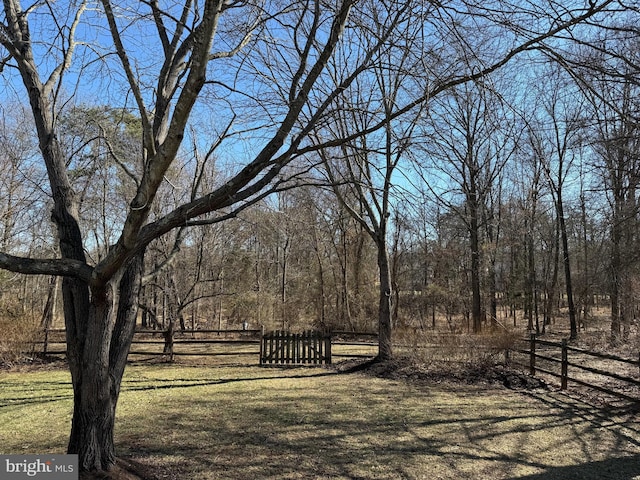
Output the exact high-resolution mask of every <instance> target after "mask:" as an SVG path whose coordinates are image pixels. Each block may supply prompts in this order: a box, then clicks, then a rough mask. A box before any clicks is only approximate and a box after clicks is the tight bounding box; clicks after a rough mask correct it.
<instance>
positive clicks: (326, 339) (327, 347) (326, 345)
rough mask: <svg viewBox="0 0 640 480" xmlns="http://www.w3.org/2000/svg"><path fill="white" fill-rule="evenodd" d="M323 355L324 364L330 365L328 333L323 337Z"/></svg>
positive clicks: (329, 338) (329, 336)
mask: <svg viewBox="0 0 640 480" xmlns="http://www.w3.org/2000/svg"><path fill="white" fill-rule="evenodd" d="M324 345H325V346H324V355H325V358H326V360H325V363H326V364H327V365H331V334H330V333H328V334H327V335H326V336H325V344H324Z"/></svg>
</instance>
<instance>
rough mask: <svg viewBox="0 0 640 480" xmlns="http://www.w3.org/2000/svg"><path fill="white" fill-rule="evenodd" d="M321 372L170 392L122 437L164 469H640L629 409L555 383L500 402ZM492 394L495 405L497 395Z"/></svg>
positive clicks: (604, 474) (236, 475) (443, 473)
mask: <svg viewBox="0 0 640 480" xmlns="http://www.w3.org/2000/svg"><path fill="white" fill-rule="evenodd" d="M317 376H318V375H313V377H317ZM322 376H327V377H328V376H332V377H333V378H326V379H321V381H320V382H318V383H317V384H316V383H314V382H304V383H297V384H295V383H294V385H291V384H288V385H286V386H285V385H284V384H279V383H278V380H283V379H282V378H273V377H267V378H264V377H263V378H250V379H244V378H242V379H237V380H236V381H235V383H236V384H237V385H238V386H239V387H240V388H239V389H225V390H224V391H220V390H216V391H211V392H206V390H205V391H204V392H201V393H202V394H199V395H193V396H189V398H185V399H174V400H173V402H174V408H173V409H172V410H171V411H165V412H159V413H158V415H157V418H153V419H152V418H145V419H144V421H145V422H147V424H153V423H155V424H156V425H159V427H158V430H157V431H154V432H153V434H149V431H148V430H145V428H140V426H142V427H144V425H142V424H140V425H138V426H135V428H132V429H131V432H138V433H129V434H124V435H123V437H122V441H121V443H120V445H121V446H122V447H123V453H124V454H125V456H127V457H129V458H133V459H136V460H138V461H140V462H143V463H144V464H147V465H149V466H150V467H152V468H151V470H152V471H154V472H156V476H157V477H158V478H190V477H195V476H197V477H198V478H203V479H205V478H206V479H216V480H219V479H230V480H240V479H243V480H244V479H246V478H260V479H274V480H276V479H278V480H280V479H313V478H331V479H421V478H424V479H426V478H429V479H455V478H468V479H485V478H492V479H512V480H515V479H518V478H523V479H531V480H535V479H541V480H542V479H556V480H560V479H565V478H566V479H573V478H575V479H578V478H583V479H587V480H591V479H593V480H596V479H611V480H614V479H620V480H631V479H632V478H633V477H634V476H636V475H638V474H640V468H639V467H638V460H639V458H638V456H639V455H640V450H639V448H638V446H640V440H639V438H640V435H638V432H637V430H634V429H633V428H629V425H628V423H629V422H631V421H632V418H631V417H622V416H616V418H613V417H611V416H608V415H607V412H606V411H603V410H601V411H596V410H593V409H590V408H588V407H586V406H584V405H581V404H578V403H575V402H574V401H572V400H571V399H566V398H565V397H563V396H562V395H560V394H548V393H546V392H545V393H539V394H536V393H533V394H532V395H531V397H532V398H531V399H529V400H527V399H526V397H525V395H522V396H519V394H515V393H512V392H511V393H508V394H506V395H504V396H508V397H509V400H508V401H505V400H504V399H502V398H501V396H502V394H501V391H499V390H498V391H492V392H483V391H482V390H481V389H478V388H476V389H467V388H465V387H463V386H461V387H460V389H459V391H453V390H451V391H448V392H446V393H442V392H441V391H439V390H438V388H437V387H425V386H423V387H415V388H414V387H407V386H406V385H401V384H398V383H397V382H393V381H386V380H385V381H380V380H375V381H373V380H371V381H370V380H369V379H361V378H358V377H353V376H340V375H335V374H332V373H330V374H322ZM311 377H312V376H307V375H294V376H287V377H286V379H287V380H288V379H290V378H308V379H310V378H311ZM253 380H263V381H264V380H274V382H273V383H268V384H267V385H264V386H263V385H256V384H253V383H252V381H253ZM232 382H234V381H233V380H229V381H225V383H232ZM242 382H245V383H242ZM411 397H415V398H411ZM494 397H495V398H496V399H497V400H496V401H497V404H498V407H496V406H494V405H493V404H491V403H490V402H491V401H493V398H494ZM448 400H451V403H448ZM175 402H178V404H177V405H176V404H175ZM483 402H486V405H487V408H483V407H482V405H483ZM196 412H197V413H196ZM138 421H139V420H138V419H135V418H129V419H127V420H126V421H125V422H124V423H127V422H138ZM161 422H164V423H161ZM130 425H131V426H132V427H134V425H133V424H132V423H130ZM565 435H566V436H565ZM154 437H157V439H160V440H157V439H156V438H154ZM557 463H564V464H565V465H566V464H569V463H573V464H574V465H570V466H561V467H556V466H554V464H557ZM530 472H536V473H533V474H532V473H530Z"/></svg>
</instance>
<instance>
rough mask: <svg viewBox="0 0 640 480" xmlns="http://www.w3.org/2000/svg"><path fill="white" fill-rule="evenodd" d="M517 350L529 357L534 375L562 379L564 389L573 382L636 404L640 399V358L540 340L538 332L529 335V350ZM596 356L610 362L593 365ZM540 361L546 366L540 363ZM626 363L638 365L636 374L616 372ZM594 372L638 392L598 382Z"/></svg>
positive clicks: (562, 342)
mask: <svg viewBox="0 0 640 480" xmlns="http://www.w3.org/2000/svg"><path fill="white" fill-rule="evenodd" d="M517 351H518V352H520V353H523V354H525V355H527V356H528V359H529V373H530V374H531V375H532V376H535V375H536V374H537V373H543V374H546V375H550V376H553V377H555V378H558V379H559V380H560V388H561V389H562V390H566V389H567V388H568V384H569V382H571V383H575V384H577V385H580V386H583V387H587V388H590V389H593V390H597V391H599V392H602V393H606V394H608V395H612V396H614V397H618V398H622V399H624V400H628V401H631V402H634V403H635V402H640V357H639V358H638V360H631V359H629V358H623V357H620V356H617V355H611V354H607V353H600V352H592V351H589V350H585V349H582V348H577V347H573V346H570V345H569V344H568V342H567V340H562V341H561V342H553V341H549V340H542V339H539V338H537V336H536V335H531V337H530V338H529V348H528V349H519V350H517ZM570 354H571V355H570ZM593 359H596V361H598V360H599V361H603V360H605V361H606V362H600V363H601V365H598V366H594V365H593V364H591V363H593V361H594V360H593ZM540 361H542V362H543V363H544V365H540V363H541V362H540ZM623 365H624V366H627V369H629V367H632V368H633V367H635V368H634V370H635V371H636V372H637V373H635V377H634V376H633V375H634V373H628V374H621V373H618V372H614V371H612V370H613V369H616V370H618V369H619V368H621V366H623ZM607 367H608V368H607ZM570 368H571V372H575V373H571V374H570ZM585 372H586V373H585ZM589 374H591V376H589ZM594 375H595V376H596V378H598V377H604V378H606V379H615V380H618V381H620V382H623V383H625V384H626V386H627V388H628V389H629V390H635V395H628V394H627V393H624V392H623V391H621V390H620V389H613V388H610V387H608V386H607V384H606V383H605V384H601V383H596V379H595V378H592V377H593V376H594Z"/></svg>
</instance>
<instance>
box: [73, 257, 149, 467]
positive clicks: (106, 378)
mask: <svg viewBox="0 0 640 480" xmlns="http://www.w3.org/2000/svg"><path fill="white" fill-rule="evenodd" d="M142 259H143V253H140V254H138V255H137V256H136V257H134V258H133V259H132V260H131V262H130V263H129V265H128V266H127V268H126V270H125V271H124V272H123V274H122V275H121V276H120V277H121V278H120V280H119V281H115V280H114V281H112V282H109V283H108V284H106V285H105V286H104V287H100V288H93V289H92V292H91V301H90V302H89V303H88V305H87V310H88V315H87V316H86V317H85V318H86V322H84V323H83V327H85V328H83V329H81V330H74V331H73V332H71V333H69V331H68V332H67V335H68V353H69V358H71V357H73V358H76V359H81V361H80V362H79V363H78V364H75V365H74V368H72V371H71V373H72V377H71V378H72V384H73V393H74V410H73V418H72V422H71V435H70V437H69V445H68V447H67V452H68V453H74V454H78V456H79V461H80V465H79V467H80V469H81V470H82V471H89V472H92V471H109V470H111V469H112V468H113V466H114V465H115V460H116V453H115V444H114V425H115V412H116V405H117V403H118V398H119V395H120V385H121V382H122V376H123V374H124V369H125V365H126V362H127V355H128V353H129V348H130V346H131V341H132V339H133V334H134V331H135V323H136V314H137V305H138V296H139V291H140V278H141V275H142ZM116 303H117V309H116V310H115V311H114V307H115V305H116ZM114 316H115V322H114V318H113V317H114Z"/></svg>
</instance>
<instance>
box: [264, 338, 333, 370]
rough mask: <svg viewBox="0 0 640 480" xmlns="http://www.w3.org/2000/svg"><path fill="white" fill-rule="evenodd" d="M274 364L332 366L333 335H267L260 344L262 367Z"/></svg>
mask: <svg viewBox="0 0 640 480" xmlns="http://www.w3.org/2000/svg"><path fill="white" fill-rule="evenodd" d="M273 363H276V364H289V365H296V364H297V365H301V364H322V363H324V364H330V363H331V335H330V334H325V333H321V332H314V331H307V332H304V333H290V332H283V331H280V330H276V331H275V332H271V333H267V334H265V335H263V336H262V342H261V344H260V365H264V364H273Z"/></svg>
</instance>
